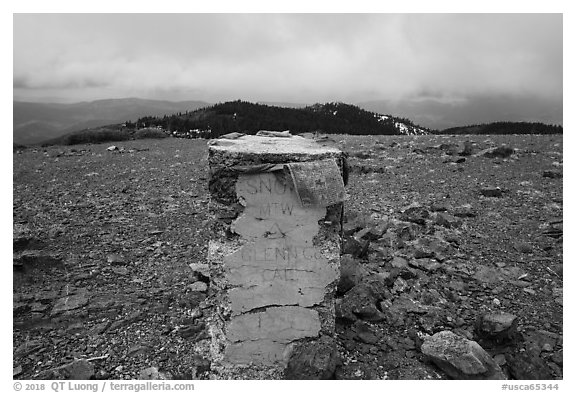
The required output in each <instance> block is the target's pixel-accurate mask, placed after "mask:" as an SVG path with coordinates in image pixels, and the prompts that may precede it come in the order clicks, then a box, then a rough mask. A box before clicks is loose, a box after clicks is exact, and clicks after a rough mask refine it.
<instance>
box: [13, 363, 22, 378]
mask: <svg viewBox="0 0 576 393" xmlns="http://www.w3.org/2000/svg"><path fill="white" fill-rule="evenodd" d="M20 374H22V366H20V365H18V366H16V367H13V368H12V377H17V376H18V375H20Z"/></svg>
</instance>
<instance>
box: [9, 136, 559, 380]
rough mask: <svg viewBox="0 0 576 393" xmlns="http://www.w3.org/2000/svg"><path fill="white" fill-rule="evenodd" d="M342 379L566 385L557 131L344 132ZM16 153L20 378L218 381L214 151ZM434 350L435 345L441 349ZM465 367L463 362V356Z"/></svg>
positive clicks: (185, 145) (128, 147) (145, 147)
mask: <svg viewBox="0 0 576 393" xmlns="http://www.w3.org/2000/svg"><path fill="white" fill-rule="evenodd" d="M331 138H333V139H334V140H335V143H336V146H338V147H339V148H341V149H342V150H344V151H346V152H347V153H348V154H349V164H350V181H349V184H348V186H347V188H346V190H347V193H348V195H349V197H348V200H347V201H346V202H345V224H344V228H343V230H344V235H345V236H344V248H343V251H344V253H345V254H344V255H343V257H342V269H341V276H342V277H341V280H340V284H339V287H338V301H337V307H336V315H337V327H336V330H337V336H336V341H337V343H338V352H339V357H340V361H339V363H338V364H337V366H336V368H335V370H333V373H332V374H331V377H332V378H338V379H448V378H457V379H465V378H467V377H469V375H467V374H466V373H460V374H458V373H456V374H454V372H453V371H447V369H446V368H445V367H442V365H441V364H439V362H438V361H436V360H435V358H434V354H432V353H431V352H433V351H431V349H430V348H432V349H434V348H437V347H436V346H435V345H441V344H442V342H440V343H438V342H433V341H432V339H431V337H432V336H434V337H439V338H442V337H447V336H446V333H443V335H438V336H435V335H436V334H437V333H440V332H445V331H450V332H453V333H455V334H456V335H457V336H458V337H463V338H466V339H467V340H471V341H475V342H477V343H478V344H479V345H480V346H481V347H482V348H483V349H484V350H485V351H487V353H488V354H489V357H490V358H491V359H492V360H493V362H494V363H495V364H497V365H498V366H499V367H500V369H501V370H502V373H503V375H504V376H505V377H506V378H510V379H562V370H563V319H562V313H563V300H562V299H563V297H562V289H563V279H562V277H563V269H562V262H563V255H562V244H563V243H562V242H563V228H562V226H563V222H562V216H563V215H562V212H563V194H562V184H563V180H562V165H563V155H562V152H563V140H562V136H561V135H522V136H517V135H508V136H501V135H490V136H485V135H473V136H467V135H459V136H434V135H423V136H403V135H400V136H377V137H376V136H342V135H332V136H331ZM114 145H115V146H112V143H109V144H91V145H75V146H51V147H47V148H27V149H24V150H18V151H15V152H14V155H13V170H14V172H13V187H14V188H13V199H14V206H13V218H14V273H13V280H14V299H13V313H14V326H13V344H14V352H13V366H14V378H16V379H60V378H75V377H79V378H81V379H90V378H91V379H135V378H142V379H151V378H156V379H158V378H170V379H196V378H198V379H207V378H218V375H215V374H214V373H213V372H212V371H211V370H210V357H209V356H208V351H207V348H208V345H209V341H210V338H209V335H208V332H207V330H206V325H205V321H204V318H205V315H204V312H203V310H204V308H203V306H204V303H203V300H204V299H205V298H206V296H207V294H208V293H209V291H210V287H209V279H208V277H207V274H208V272H207V271H206V270H205V269H204V267H203V266H205V265H204V264H205V263H206V251H207V245H208V240H209V238H210V233H209V231H208V230H207V228H208V211H207V208H208V200H209V194H208V190H207V185H208V176H209V175H208V167H207V161H206V157H207V146H206V140H200V139H176V138H166V139H162V140H135V141H123V142H115V143H114ZM432 344H434V345H432ZM456 360H458V359H456Z"/></svg>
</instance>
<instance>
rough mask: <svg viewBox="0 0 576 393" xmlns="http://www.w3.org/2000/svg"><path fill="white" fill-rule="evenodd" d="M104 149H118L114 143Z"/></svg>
mask: <svg viewBox="0 0 576 393" xmlns="http://www.w3.org/2000/svg"><path fill="white" fill-rule="evenodd" d="M106 150H108V151H116V150H118V146H115V145H112V146H108V147H107V148H106Z"/></svg>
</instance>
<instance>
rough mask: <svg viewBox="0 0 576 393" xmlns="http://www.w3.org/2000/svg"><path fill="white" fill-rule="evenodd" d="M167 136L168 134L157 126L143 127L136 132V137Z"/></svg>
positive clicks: (158, 137)
mask: <svg viewBox="0 0 576 393" xmlns="http://www.w3.org/2000/svg"><path fill="white" fill-rule="evenodd" d="M166 137H168V134H166V133H165V132H164V131H162V130H159V129H157V128H141V129H139V130H138V131H136V132H135V133H134V139H162V138H166Z"/></svg>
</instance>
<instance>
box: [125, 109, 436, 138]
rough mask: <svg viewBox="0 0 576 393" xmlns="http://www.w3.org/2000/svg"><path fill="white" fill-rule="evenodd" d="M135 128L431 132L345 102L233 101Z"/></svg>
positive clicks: (189, 132)
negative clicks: (296, 105) (301, 104)
mask: <svg viewBox="0 0 576 393" xmlns="http://www.w3.org/2000/svg"><path fill="white" fill-rule="evenodd" d="M129 127H132V128H142V127H158V128H162V129H164V130H166V131H167V132H170V133H171V134H173V135H175V136H196V135H198V134H200V135H202V136H206V137H212V138H215V137H218V136H221V135H224V134H228V133H231V132H243V133H248V134H254V133H256V132H257V131H260V130H271V131H283V130H290V131H291V132H292V133H293V134H299V133H305V132H320V133H324V134H350V135H423V134H428V133H430V131H431V130H429V129H426V128H424V127H420V126H418V125H416V124H414V123H412V122H411V121H410V120H408V119H402V118H399V117H395V116H392V115H381V114H378V113H374V112H369V111H366V110H364V109H361V108H359V107H357V106H354V105H349V104H344V103H341V102H329V103H326V104H314V105H310V106H306V107H303V108H294V107H280V106H274V105H273V106H270V105H264V104H255V103H251V102H247V101H241V100H237V101H230V102H225V103H220V104H216V105H213V106H209V107H205V108H201V109H197V110H195V111H192V112H186V113H184V114H182V113H178V114H175V115H171V116H163V117H156V116H146V117H143V118H140V119H138V121H137V122H136V123H135V124H130V125H129Z"/></svg>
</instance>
